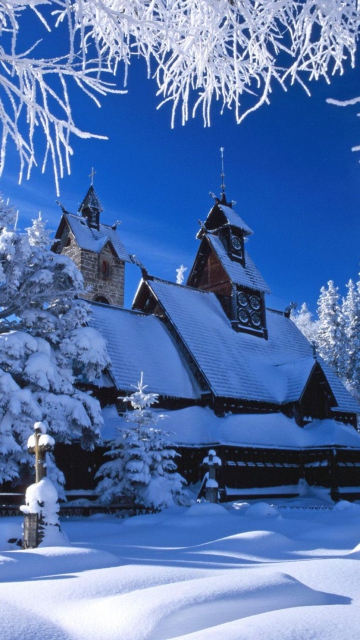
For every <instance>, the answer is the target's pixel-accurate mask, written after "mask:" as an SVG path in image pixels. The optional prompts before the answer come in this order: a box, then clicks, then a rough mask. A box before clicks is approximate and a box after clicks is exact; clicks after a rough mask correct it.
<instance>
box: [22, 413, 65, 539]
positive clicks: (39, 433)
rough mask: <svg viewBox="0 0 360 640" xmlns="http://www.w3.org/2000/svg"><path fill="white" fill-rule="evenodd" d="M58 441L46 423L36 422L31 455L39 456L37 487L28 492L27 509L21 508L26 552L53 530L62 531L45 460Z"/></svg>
mask: <svg viewBox="0 0 360 640" xmlns="http://www.w3.org/2000/svg"><path fill="white" fill-rule="evenodd" d="M54 445H55V440H54V438H52V437H51V436H49V435H48V434H47V433H46V426H45V424H44V423H43V422H35V424H34V434H33V435H31V436H30V438H29V439H28V443H27V446H28V451H29V453H32V454H35V484H32V485H30V487H28V488H27V490H26V495H25V502H26V505H23V506H21V507H20V509H21V511H22V512H23V513H24V516H25V520H24V537H23V549H33V548H35V547H38V546H39V544H40V543H41V542H42V540H43V539H44V536H45V533H46V532H47V529H48V527H49V525H50V526H53V527H56V532H59V531H60V524H59V518H58V511H59V504H58V495H57V491H56V489H55V487H54V485H53V484H52V482H51V481H50V480H49V479H48V478H47V477H46V462H45V459H46V458H45V457H46V453H47V452H48V451H52V450H53V448H54Z"/></svg>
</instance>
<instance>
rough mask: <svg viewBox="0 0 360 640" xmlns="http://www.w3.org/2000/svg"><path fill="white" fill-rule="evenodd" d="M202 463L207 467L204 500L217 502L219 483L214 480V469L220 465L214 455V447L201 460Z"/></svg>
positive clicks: (219, 461) (218, 459)
mask: <svg viewBox="0 0 360 640" xmlns="http://www.w3.org/2000/svg"><path fill="white" fill-rule="evenodd" d="M203 465H204V466H205V467H207V468H208V472H207V473H208V478H207V480H206V493H205V495H206V500H207V501H208V502H219V485H218V482H217V480H216V471H217V469H218V468H219V467H221V460H220V458H218V456H217V455H216V451H214V449H210V451H209V452H208V455H207V456H206V457H205V458H204V460H203Z"/></svg>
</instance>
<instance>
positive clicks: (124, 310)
mask: <svg viewBox="0 0 360 640" xmlns="http://www.w3.org/2000/svg"><path fill="white" fill-rule="evenodd" d="M84 302H86V303H88V304H90V305H94V306H95V307H102V308H105V309H113V310H114V311H119V312H121V313H130V314H133V315H136V316H146V317H148V314H146V313H144V311H140V309H127V308H126V307H120V306H119V305H116V304H108V303H107V302H99V301H98V300H84Z"/></svg>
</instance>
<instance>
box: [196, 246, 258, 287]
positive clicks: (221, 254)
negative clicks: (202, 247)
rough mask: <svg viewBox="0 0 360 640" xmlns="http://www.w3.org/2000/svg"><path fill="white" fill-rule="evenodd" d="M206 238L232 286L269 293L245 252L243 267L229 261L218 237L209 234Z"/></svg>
mask: <svg viewBox="0 0 360 640" xmlns="http://www.w3.org/2000/svg"><path fill="white" fill-rule="evenodd" d="M206 237H207V240H208V242H209V244H210V246H211V248H212V249H213V251H214V252H215V253H216V255H217V257H218V258H219V260H220V262H221V264H222V266H223V268H224V269H225V271H226V273H227V274H228V276H229V278H230V280H231V282H232V283H233V284H238V285H241V286H244V287H249V289H254V290H257V291H264V292H265V293H270V288H269V287H268V285H267V284H266V282H265V280H264V278H263V277H262V275H261V273H260V271H259V270H258V269H257V267H256V266H255V264H254V262H253V260H252V259H251V257H250V256H249V254H248V252H247V251H245V266H243V265H242V264H241V263H240V262H235V261H234V260H231V258H230V257H229V255H228V253H227V251H226V249H225V247H224V245H223V243H222V242H221V240H220V238H219V237H218V236H215V235H210V234H209V235H207V236H206Z"/></svg>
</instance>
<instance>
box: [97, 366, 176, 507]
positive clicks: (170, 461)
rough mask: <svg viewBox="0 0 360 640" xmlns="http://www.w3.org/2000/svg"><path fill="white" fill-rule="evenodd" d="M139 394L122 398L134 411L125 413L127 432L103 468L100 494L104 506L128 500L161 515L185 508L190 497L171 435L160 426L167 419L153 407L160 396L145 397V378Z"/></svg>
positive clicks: (139, 383)
mask: <svg viewBox="0 0 360 640" xmlns="http://www.w3.org/2000/svg"><path fill="white" fill-rule="evenodd" d="M134 388H135V389H136V391H135V392H134V393H132V394H131V395H130V396H128V397H126V398H123V401H124V402H130V403H131V406H132V408H133V410H132V411H127V412H126V413H125V420H126V421H127V423H128V427H127V428H123V429H121V430H120V433H119V437H118V438H117V439H116V440H115V441H114V443H113V445H112V447H111V450H110V451H109V452H107V454H106V455H108V456H109V457H110V458H111V460H110V461H109V462H106V463H105V464H103V465H102V467H100V469H99V471H98V473H97V477H102V478H103V480H101V481H100V482H99V484H98V487H97V490H98V492H99V493H100V495H101V500H102V502H116V500H117V499H118V498H119V497H121V496H127V497H129V498H130V500H133V501H134V502H135V504H137V505H141V506H144V507H146V508H148V509H151V510H153V511H160V510H161V509H164V508H166V507H169V506H171V505H173V504H174V502H175V503H176V504H185V503H187V501H188V496H187V494H186V492H185V491H184V489H183V485H184V484H185V480H184V478H182V476H180V474H179V473H176V468H177V467H176V464H175V462H174V458H175V457H176V456H177V455H179V454H177V453H176V451H175V450H174V449H173V448H171V447H172V443H171V442H170V440H169V438H168V434H167V433H166V432H164V431H163V430H162V429H160V428H159V427H158V426H157V424H158V422H159V420H161V419H163V418H164V417H165V416H163V415H161V414H158V413H155V412H154V411H153V410H152V409H151V408H150V407H151V405H153V404H154V403H156V402H157V398H158V394H156V393H146V392H145V389H146V385H144V384H143V374H141V378H140V382H138V384H137V386H136V387H134Z"/></svg>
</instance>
